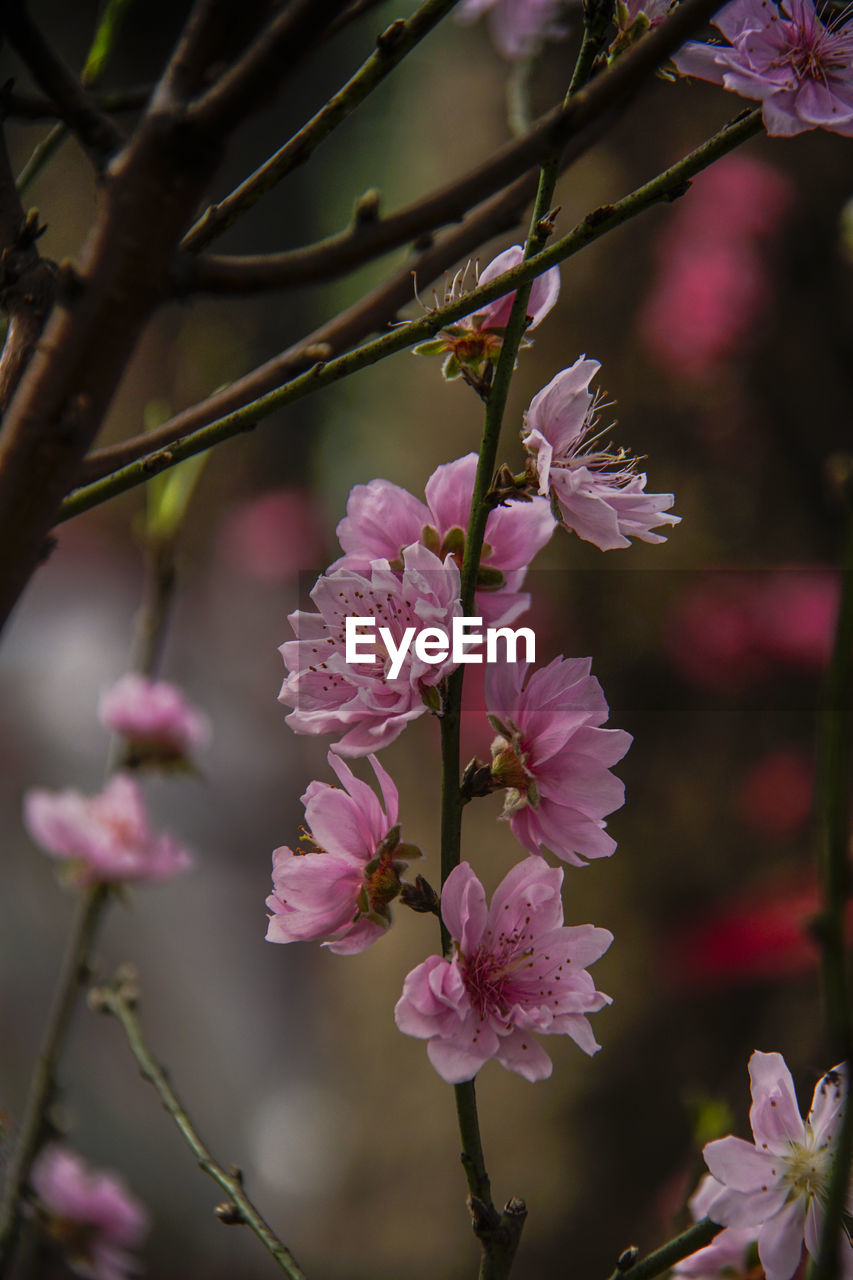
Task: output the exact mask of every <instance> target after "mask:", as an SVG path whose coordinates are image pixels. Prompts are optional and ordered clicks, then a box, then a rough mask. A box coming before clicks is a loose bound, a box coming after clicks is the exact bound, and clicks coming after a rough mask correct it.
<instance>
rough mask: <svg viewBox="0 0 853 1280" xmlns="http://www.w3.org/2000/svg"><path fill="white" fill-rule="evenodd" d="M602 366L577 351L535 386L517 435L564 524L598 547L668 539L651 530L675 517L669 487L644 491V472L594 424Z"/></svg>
mask: <svg viewBox="0 0 853 1280" xmlns="http://www.w3.org/2000/svg"><path fill="white" fill-rule="evenodd" d="M600 368H601V365H600V364H599V362H598V361H597V360H587V359H586V358H585V357H584V356H581V357H580V358H579V359H578V360H576V361H575V363H574V364H573V365H572V366H571V368H570V369H563V370H562V371H561V372H560V373H558V374H557V375H556V377H554V378H552V379H551V381H550V382H549V383H548V385H547V386H546V387H543V388H542V390H541V391H538V392H537V393H536V395H535V396H534V397H533V399H532V400H531V402H530V405H529V407H528V410H527V412H526V414H525V415H524V428H523V431H522V439H523V441H524V447H525V449H526V450H527V452H528V454H529V455H530V458H531V466H532V467H533V468H534V470H535V475H536V477H537V478H538V481H539V492H540V493H541V494H550V495H551V496H552V497H553V498H554V499H555V500H556V502H557V505H558V507H559V512H560V518H561V520H562V522H563V524H564V526H565V527H566V528H567V529H569V530H571V531H572V532H574V533H576V534H577V536H578V537H579V538H583V539H584V541H585V542H592V543H594V544H595V545H596V546H597V547H599V548H600V549H601V550H602V551H612V550H613V549H614V548H617V547H629V546H630V545H631V538H639V539H640V540H641V541H643V542H665V541H666V539H665V538H664V537H663V535H662V534H659V533H652V532H651V530H652V529H655V528H658V527H659V526H660V525H665V524H678V523H679V521H680V519H681V517H680V516H675V515H669V514H666V512H667V511H668V508H669V507H671V506H672V504H673V502H674V501H675V499H674V496H673V495H672V494H671V493H646V492H645V488H646V477H645V475H643V474H638V473H637V471H636V465H637V463H636V459H635V458H632V457H630V455H629V454H627V453H626V452H625V450H624V449H612V450H611V449H609V448H608V446H607V444H606V443H602V440H601V437H602V435H603V434H604V433H603V432H601V431H598V430H597V418H596V408H597V405H598V403H599V399H598V397H597V396H593V394H592V393H591V392H590V390H589V384H590V381H591V380H592V378H594V377H595V375H596V374H597V373H598V370H599V369H600Z"/></svg>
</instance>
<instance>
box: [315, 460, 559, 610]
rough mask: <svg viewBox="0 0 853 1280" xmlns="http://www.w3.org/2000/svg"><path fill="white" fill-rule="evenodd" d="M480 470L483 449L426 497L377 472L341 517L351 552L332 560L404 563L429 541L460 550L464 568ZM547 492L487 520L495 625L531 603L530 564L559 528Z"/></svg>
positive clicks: (439, 473) (444, 474) (449, 470)
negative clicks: (526, 585)
mask: <svg viewBox="0 0 853 1280" xmlns="http://www.w3.org/2000/svg"><path fill="white" fill-rule="evenodd" d="M476 472H477V455H476V453H469V454H467V455H466V456H465V457H464V458H457V459H456V461H455V462H447V463H444V465H443V466H440V467H438V469H437V470H436V471H434V472H433V473H432V475H431V476H430V478H429V480H428V481H427V485H426V503H423V502H420V501H418V499H417V498H415V497H413V496H412V494H410V493H408V492H407V491H406V490H405V489H401V488H400V487H399V486H398V485H396V484H391V482H390V481H388V480H371V482H370V484H359V485H356V486H355V488H354V489H352V490H351V492H350V495H349V498H348V500H347V514H346V516H345V518H344V519H343V520H342V521H341V522H340V524H339V525H338V529H337V533H338V540H339V542H340V544H341V546H342V548H343V550H344V555H343V556H341V558H340V559H339V560H336V561H335V563H334V564H333V565H331V567H330V572H331V571H333V570H335V569H355V570H356V571H357V572H359V573H364V572H365V570H367V569H368V568H369V566H370V562H371V561H372V560H378V559H385V560H388V561H389V562H390V564H391V565H392V566H393V567H397V566H399V567H400V568H402V559H401V556H402V549H403V547H407V546H409V544H410V543H412V542H421V543H423V544H424V546H426V547H428V548H429V550H430V551H432V552H434V553H435V555H437V556H438V557H439V559H441V560H443V559H444V558H445V557H446V556H448V555H452V556H453V558H454V560H455V561H456V563H457V565H459V567H460V568H461V566H462V558H463V556H464V554H465V537H466V532H467V529H468V520H469V517H470V512H471V497H472V495H473V492H474V477H475V475H476ZM554 524H555V521H554V517H553V516H552V514H551V509H550V506H549V504H548V503H547V502H546V501H545V499H544V498H534V500H533V501H532V502H510V503H509V504H508V505H506V506H499V507H495V509H494V510H493V511H492V512H491V513H490V514H489V518H488V521H487V523H486V538H485V544H484V547H483V554H482V556H481V558H480V573H479V576H478V583H479V585H478V589H477V594H476V597H475V602H476V604H475V611H476V614H477V616H478V617H481V618H483V619H484V621H485V622H486V623H487V624H489V625H491V626H506V625H508V624H509V623H510V622H514V621H515V619H516V618H517V617H518V616H519V614H521V613H523V612H524V611H525V610H526V609H527V608H528V607H529V604H530V597H529V595H528V594H527V593H526V592H522V591H521V590H520V588H521V585H522V583H523V582H524V578H525V575H526V573H527V568H528V565H529V564H530V561H531V560H532V559H533V557H534V556H535V555H536V554H537V552H539V551H541V549H542V548H543V547H544V546H545V544H546V542H548V540H549V538H550V537H551V534H552V532H553V530H554Z"/></svg>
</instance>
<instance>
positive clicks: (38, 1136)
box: [0, 884, 110, 1276]
mask: <svg viewBox="0 0 853 1280" xmlns="http://www.w3.org/2000/svg"><path fill="white" fill-rule="evenodd" d="M109 893H110V886H109V885H104V884H96V885H93V886H92V887H91V888H89V889H87V890H85V892H84V893H83V895H82V897H81V898H80V901H79V903H78V906H77V914H76V916H75V920H74V925H73V928H72V930H71V936H70V938H69V939H68V944H67V948H66V952H65V959H64V960H63V963H62V969H61V970H60V974H59V980H58V982H57V987H56V993H55V995H54V998H53V1005H52V1007H51V1011H50V1015H49V1017H48V1020H47V1026H46V1029H45V1033H44V1039H43V1040H42V1045H41V1049H40V1050H39V1055H38V1058H37V1060H36V1064H35V1067H34V1069H33V1074H32V1078H31V1081H30V1087H29V1092H28V1094H27V1101H26V1105H25V1107H24V1115H23V1119H22V1121H21V1126H20V1130H19V1134H18V1140H17V1143H16V1145H15V1149H14V1152H13V1154H12V1158H11V1160H10V1162H9V1171H8V1173H7V1175H6V1183H5V1186H4V1188H3V1200H2V1205H0V1276H5V1275H6V1268H7V1267H8V1265H9V1263H10V1261H11V1258H12V1253H13V1251H14V1248H15V1244H16V1242H17V1238H18V1230H19V1228H20V1221H21V1197H22V1194H23V1190H24V1185H25V1183H26V1179H27V1175H28V1174H29V1169H30V1165H31V1164H32V1161H33V1157H34V1156H35V1153H36V1151H37V1150H38V1148H39V1146H40V1145H41V1142H42V1140H43V1137H44V1130H45V1113H46V1111H47V1109H48V1108H49V1106H50V1103H51V1100H52V1097H53V1091H54V1087H55V1077H56V1067H57V1063H58V1061H59V1055H60V1053H61V1050H62V1048H63V1045H64V1043H65V1036H66V1033H67V1031H68V1026H69V1023H70V1021H71V1015H72V1013H73V1012H74V1006H75V1004H76V1001H77V994H78V992H79V990H80V987H81V985H82V984H83V983H84V982H85V981H86V978H87V977H88V967H89V957H90V955H91V952H92V947H93V946H94V942H95V937H96V934H97V930H98V925H99V924H100V921H101V918H102V915H103V910H104V907H105V905H106V902H107V899H108V897H109Z"/></svg>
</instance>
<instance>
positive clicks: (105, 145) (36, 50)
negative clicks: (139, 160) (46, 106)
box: [0, 0, 123, 169]
mask: <svg viewBox="0 0 853 1280" xmlns="http://www.w3.org/2000/svg"><path fill="white" fill-rule="evenodd" d="M0 28H2V30H3V32H4V33H5V35H6V36H7V38H8V40H9V43H10V44H11V45H12V46H13V47H14V49H15V50H16V52H17V53H18V55H19V56H20V58H21V60H22V61H23V62H24V64H25V65H26V67H27V68H28V70H29V72H30V74H31V75H32V77H33V79H34V80H35V82H36V84H37V85H38V86H39V88H40V89H41V90H42V92H43V93H46V94H47V96H48V98H50V100H51V101H52V102H53V103H54V104H55V106H56V111H57V114H58V115H59V118H60V119H61V120H63V121H64V122H65V124H67V126H68V128H69V129H70V130H71V132H72V133H74V134H75V135H76V136H77V138H78V139H79V140H80V142H81V144H82V146H83V147H84V149H85V150H86V152H87V153H88V154H89V156H90V157H91V158H92V160H93V161H94V163H95V164H96V165H97V167H98V168H99V169H103V168H104V167H105V165H106V162H107V161H108V160H109V158H110V157H111V156H112V155H114V153H115V152H116V151H118V150H119V149H120V147H121V145H122V142H123V137H122V133H121V130H120V129H119V128H118V126H117V125H116V123H115V121H114V120H112V119H111V118H110V116H108V115H106V114H104V112H102V111H101V110H99V108H98V107H97V106H96V105H95V102H94V101H93V99H92V98H91V97H90V95H89V94H88V93H87V92H86V90H85V89H84V88H83V86H82V85H81V84H80V82H79V81H78V80H77V78H76V76H75V75H74V74H73V72H72V71H71V70H70V69H69V68H68V67H67V66H66V65H65V63H64V62H63V61H62V59H61V58H60V57H59V56H58V55H57V54H56V53H55V52H54V50H53V49H51V47H50V45H49V44H48V43H47V41H46V40H45V38H44V36H43V35H42V34H41V32H40V31H39V29H38V27H37V26H36V25H35V23H34V22H33V21H32V19H31V18H30V16H29V14H28V13H27V12H26V10H25V8H24V6H23V4H22V3H21V2H20V0H6V3H4V4H3V5H2V6H0Z"/></svg>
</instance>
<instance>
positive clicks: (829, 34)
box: [673, 0, 853, 137]
mask: <svg viewBox="0 0 853 1280" xmlns="http://www.w3.org/2000/svg"><path fill="white" fill-rule="evenodd" d="M713 24H714V26H715V27H717V29H718V30H719V31H721V32H722V33H723V35H724V36H725V37H726V39H727V40H728V41H729V42H730V43H729V44H728V45H720V44H704V43H701V42H697V41H690V42H688V43H687V44H685V45H683V46H682V48H681V49H680V50H679V52H678V53H677V54H676V55H675V57H674V58H673V61H674V62H675V65H676V66H677V67H678V70H679V71H680V72H681V73H682V74H683V75H688V76H697V77H698V78H699V79H700V80H710V81H712V82H713V83H714V84H721V85H722V86H723V88H724V89H730V90H731V91H732V92H733V93H739V94H740V95H741V96H742V97H744V98H757V99H758V101H759V102H761V103H762V117H763V120H764V127H765V129H766V130H767V132H768V133H769V134H771V135H774V134H775V135H777V136H779V135H782V136H790V135H792V134H795V133H802V132H804V130H806V129H816V128H823V129H830V130H831V131H832V132H833V133H841V134H845V135H846V136H847V137H850V136H853V19H851V17H850V12H849V10H848V9H846V8H845V9H842V10H840V11H838V12H837V13H832V15H831V17H830V19H829V22H828V23H827V24H826V25H825V24H824V23H823V22H822V21H821V19H820V18H819V17H818V14H817V9H816V6H815V4H814V3H813V0H782V3H781V4H778V5H777V4H776V3H774V0H732V3H731V4H727V5H725V7H724V8H722V9H721V10H720V11H719V13H718V14H716V16H715V17H714V19H713Z"/></svg>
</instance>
